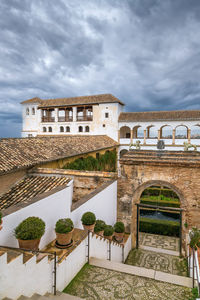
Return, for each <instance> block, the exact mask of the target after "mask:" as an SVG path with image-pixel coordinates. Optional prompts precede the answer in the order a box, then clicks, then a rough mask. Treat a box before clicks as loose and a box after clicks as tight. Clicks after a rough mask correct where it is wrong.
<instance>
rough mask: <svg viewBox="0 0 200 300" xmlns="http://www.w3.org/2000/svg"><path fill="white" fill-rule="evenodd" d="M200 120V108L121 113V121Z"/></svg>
mask: <svg viewBox="0 0 200 300" xmlns="http://www.w3.org/2000/svg"><path fill="white" fill-rule="evenodd" d="M198 119H199V120H200V110H173V111H145V112H126V113H121V114H120V115H119V122H142V121H175V120H178V121H179V120H181V121H184V120H198Z"/></svg>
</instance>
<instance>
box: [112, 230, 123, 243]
mask: <svg viewBox="0 0 200 300" xmlns="http://www.w3.org/2000/svg"><path fill="white" fill-rule="evenodd" d="M114 236H115V239H116V241H117V242H119V243H121V242H122V241H123V238H124V232H114Z"/></svg>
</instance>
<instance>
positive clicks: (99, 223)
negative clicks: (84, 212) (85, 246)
mask: <svg viewBox="0 0 200 300" xmlns="http://www.w3.org/2000/svg"><path fill="white" fill-rule="evenodd" d="M105 226H106V223H105V222H104V221H103V220H96V224H95V227H94V232H99V231H103V230H104V227H105Z"/></svg>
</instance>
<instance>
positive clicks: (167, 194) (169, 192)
mask: <svg viewBox="0 0 200 300" xmlns="http://www.w3.org/2000/svg"><path fill="white" fill-rule="evenodd" d="M161 194H162V195H163V196H165V197H169V198H175V199H179V198H178V196H177V194H176V193H175V192H174V191H172V190H169V189H162V190H161Z"/></svg>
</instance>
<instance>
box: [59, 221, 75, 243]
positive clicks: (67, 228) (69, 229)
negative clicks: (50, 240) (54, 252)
mask: <svg viewBox="0 0 200 300" xmlns="http://www.w3.org/2000/svg"><path fill="white" fill-rule="evenodd" d="M73 231H74V224H73V221H72V220H71V219H70V218H67V219H59V220H58V221H57V222H56V227H55V232H56V241H57V243H58V244H59V245H68V244H70V243H71V242H72V234H73Z"/></svg>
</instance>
